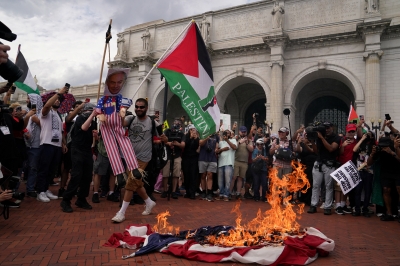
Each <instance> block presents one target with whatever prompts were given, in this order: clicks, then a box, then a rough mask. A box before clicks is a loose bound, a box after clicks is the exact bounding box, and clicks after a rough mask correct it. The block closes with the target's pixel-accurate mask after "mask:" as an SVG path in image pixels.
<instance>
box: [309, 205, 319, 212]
mask: <svg viewBox="0 0 400 266" xmlns="http://www.w3.org/2000/svg"><path fill="white" fill-rule="evenodd" d="M316 212H317V207H315V206H310V209H308V211H307V213H316Z"/></svg>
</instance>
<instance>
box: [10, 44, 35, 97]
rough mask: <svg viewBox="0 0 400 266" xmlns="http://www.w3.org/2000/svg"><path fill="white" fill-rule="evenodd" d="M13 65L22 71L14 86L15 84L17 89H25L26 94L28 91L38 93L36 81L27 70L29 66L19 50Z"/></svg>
mask: <svg viewBox="0 0 400 266" xmlns="http://www.w3.org/2000/svg"><path fill="white" fill-rule="evenodd" d="M15 65H16V66H17V67H19V68H20V69H21V70H22V71H23V72H24V74H23V75H22V76H21V77H20V78H19V79H18V80H17V81H15V82H14V84H15V86H17V87H18V88H19V89H21V90H23V91H25V92H26V93H28V94H30V93H36V94H40V93H39V89H38V87H37V85H36V82H35V80H34V79H33V77H32V74H31V72H30V71H29V67H28V64H27V63H26V60H25V57H24V56H23V55H22V53H21V52H20V51H19V52H18V55H17V59H16V61H15Z"/></svg>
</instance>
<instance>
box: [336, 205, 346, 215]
mask: <svg viewBox="0 0 400 266" xmlns="http://www.w3.org/2000/svg"><path fill="white" fill-rule="evenodd" d="M335 212H336V213H337V214H340V215H344V212H343V208H342V207H340V206H339V207H337V208H336V209H335Z"/></svg>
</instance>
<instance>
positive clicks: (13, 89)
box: [11, 85, 17, 94]
mask: <svg viewBox="0 0 400 266" xmlns="http://www.w3.org/2000/svg"><path fill="white" fill-rule="evenodd" d="M16 89H17V87H15V86H14V85H13V86H12V87H11V90H12V92H11V94H14V93H15V90H16Z"/></svg>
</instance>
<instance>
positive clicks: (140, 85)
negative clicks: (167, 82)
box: [131, 19, 195, 100]
mask: <svg viewBox="0 0 400 266" xmlns="http://www.w3.org/2000/svg"><path fill="white" fill-rule="evenodd" d="M194 22H195V21H194V19H192V20H191V21H190V22H189V24H187V25H186V27H185V28H184V29H183V30H182V32H181V33H179V35H178V37H176V38H175V40H174V41H173V42H172V43H171V45H170V46H169V47H168V48H167V49H166V50H165V52H164V53H163V54H162V55H161V56H160V58H159V59H158V60H157V62H156V63H155V64H154V65H153V67H152V68H151V69H150V71H149V73H147V75H146V76H145V77H144V78H143V80H142V82H140V84H139V86H138V87H137V89H136V91H135V93H134V94H133V96H132V98H131V99H132V100H133V98H134V97H135V96H136V93H138V91H139V89H140V87H142V85H143V83H144V82H145V81H146V79H147V78H148V77H149V76H150V74H151V72H152V71H153V70H154V69H155V68H156V67H157V66H158V63H159V62H160V61H161V60H162V59H163V58H164V56H165V54H166V53H167V52H168V51H169V49H171V47H172V46H173V45H174V44H175V42H176V41H177V40H178V39H179V37H181V35H182V34H183V33H184V32H185V31H186V30H187V29H188V28H189V27H190V25H192V23H194Z"/></svg>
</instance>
